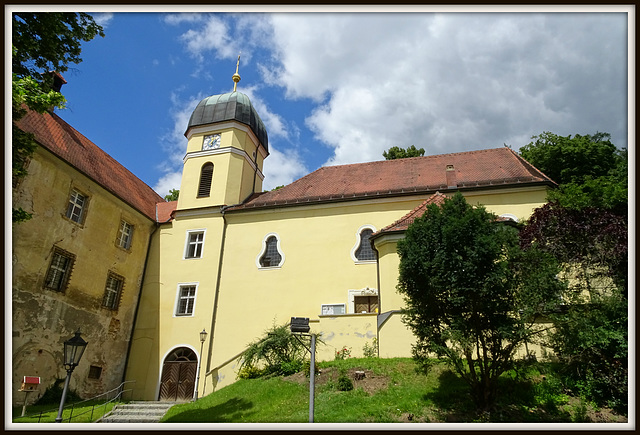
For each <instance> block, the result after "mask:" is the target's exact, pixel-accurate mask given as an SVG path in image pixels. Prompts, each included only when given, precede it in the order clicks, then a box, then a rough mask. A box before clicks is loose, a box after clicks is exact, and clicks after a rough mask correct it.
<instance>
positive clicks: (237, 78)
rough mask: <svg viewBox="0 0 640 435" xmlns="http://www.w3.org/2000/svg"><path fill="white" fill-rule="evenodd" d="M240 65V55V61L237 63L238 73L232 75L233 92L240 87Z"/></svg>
mask: <svg viewBox="0 0 640 435" xmlns="http://www.w3.org/2000/svg"><path fill="white" fill-rule="evenodd" d="M239 67H240V55H238V62H237V63H236V73H235V74H234V75H233V76H232V77H231V78H232V79H233V92H235V91H236V88H237V87H238V82H239V81H240V74H238V68H239Z"/></svg>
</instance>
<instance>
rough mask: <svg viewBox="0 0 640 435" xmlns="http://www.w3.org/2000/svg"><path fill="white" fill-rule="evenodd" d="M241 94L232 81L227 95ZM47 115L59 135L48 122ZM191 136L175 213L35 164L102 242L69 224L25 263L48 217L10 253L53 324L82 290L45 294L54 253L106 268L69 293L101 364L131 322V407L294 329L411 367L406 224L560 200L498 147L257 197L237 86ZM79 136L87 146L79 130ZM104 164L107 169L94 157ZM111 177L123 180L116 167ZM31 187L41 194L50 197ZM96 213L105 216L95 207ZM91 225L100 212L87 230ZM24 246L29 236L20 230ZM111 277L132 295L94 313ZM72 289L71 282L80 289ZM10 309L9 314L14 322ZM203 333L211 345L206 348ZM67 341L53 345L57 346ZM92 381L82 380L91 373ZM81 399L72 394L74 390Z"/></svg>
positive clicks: (251, 111)
mask: <svg viewBox="0 0 640 435" xmlns="http://www.w3.org/2000/svg"><path fill="white" fill-rule="evenodd" d="M238 80H239V76H238V75H237V74H236V75H235V76H234V81H236V83H237V81H238ZM43 116H44V117H45V118H47V117H53V118H54V119H55V120H56V121H57V122H58V123H59V124H60V125H62V123H63V121H61V120H59V118H58V117H56V116H55V115H52V114H45V115H43ZM47 119H48V118H47ZM67 127H69V128H71V127H70V126H67ZM69 128H67V130H69ZM46 134H47V132H46V131H41V132H39V133H38V134H36V138H37V139H38V140H39V141H40V142H41V143H42V142H43V141H45V140H46V139H45V138H46ZM39 135H41V136H39ZM185 136H186V139H187V147H186V153H185V156H184V160H183V161H184V167H183V173H182V182H181V186H180V195H179V199H178V200H177V201H173V202H165V201H163V200H162V199H161V198H159V197H158V196H157V195H155V194H153V193H151V192H148V191H147V190H146V189H145V187H144V186H143V183H141V182H140V183H139V184H136V181H135V180H137V178H135V177H134V176H133V175H131V174H125V173H123V175H121V177H122V179H123V180H127V182H126V184H127V185H131V186H137V188H139V189H141V191H142V192H143V194H141V195H138V196H137V197H136V198H134V199H131V198H129V199H127V198H126V195H127V194H129V193H128V192H127V191H126V189H125V191H122V190H120V191H116V192H112V191H110V190H109V189H105V188H103V187H102V185H103V184H105V183H107V184H108V183H109V181H108V179H105V178H102V179H101V178H100V176H99V171H98V172H96V173H95V174H94V173H91V172H89V173H87V172H82V171H77V174H76V173H73V172H69V168H67V166H72V167H73V166H74V164H73V163H69V162H68V161H67V160H68V159H69V158H70V157H69V156H71V155H72V154H73V153H70V154H69V156H67V155H57V156H53V157H52V156H49V154H50V152H48V151H46V150H45V151H42V155H43V158H47V159H49V160H51V162H50V163H49V166H50V167H51V172H52V174H54V173H55V171H61V172H64V171H66V172H67V173H69V174H70V175H69V176H67V178H60V181H59V184H60V187H59V188H58V191H59V194H58V195H57V199H56V201H57V202H61V203H62V204H63V205H64V203H65V201H68V200H69V199H68V195H69V194H70V193H69V192H70V191H71V192H72V191H73V189H74V188H76V189H77V190H78V191H79V192H85V194H86V193H87V192H89V193H92V194H93V195H94V196H93V198H94V199H93V200H92V201H91V202H89V204H90V205H89V207H93V208H94V209H95V211H98V208H104V209H105V210H107V211H106V212H105V213H103V214H102V217H100V219H102V224H101V223H100V221H98V220H96V222H95V223H93V224H92V225H93V228H96V229H95V231H98V232H99V233H100V234H101V239H100V240H101V242H100V244H101V245H102V246H101V247H100V246H93V245H91V243H92V242H91V241H90V239H91V238H90V237H89V236H88V227H89V225H88V223H83V224H81V225H78V224H77V223H69V222H67V220H68V218H67V219H62V220H61V222H60V224H59V225H61V226H62V228H63V229H64V231H65V232H60V231H59V234H58V236H59V237H55V236H53V235H51V236H49V237H48V238H47V239H46V240H47V242H46V243H45V244H44V247H43V248H42V249H41V251H42V252H40V251H38V255H34V254H32V255H31V257H29V256H27V254H26V253H25V252H28V250H29V249H30V248H31V247H32V246H33V245H35V244H36V241H35V240H34V239H35V238H37V233H38V232H39V231H40V232H47V231H49V232H50V231H51V230H50V229H47V224H49V225H51V222H52V220H53V219H54V218H55V219H58V218H57V216H56V215H55V213H53V218H52V214H51V213H50V212H47V211H46V210H44V211H43V212H42V213H41V216H40V217H37V219H38V220H37V221H35V222H33V223H31V224H29V225H30V228H31V229H32V230H31V231H33V232H34V235H29V236H28V237H29V243H26V242H20V241H17V244H16V246H15V247H14V249H17V252H16V253H15V256H16V258H30V260H29V261H30V262H31V263H30V266H29V267H30V269H29V273H28V275H30V276H32V277H39V278H38V279H39V281H38V279H35V278H34V279H32V282H29V283H27V284H25V287H29V286H31V287H32V289H31V290H25V289H21V288H20V289H18V288H17V287H19V286H16V284H15V281H16V276H15V275H14V293H16V292H19V293H20V294H21V295H24V294H27V293H28V292H31V293H37V294H38V295H40V294H41V293H44V294H45V295H46V296H47V297H49V298H50V299H51V298H53V299H55V301H56V302H55V303H56V304H57V305H56V306H58V307H61V308H57V311H56V313H57V312H66V311H64V310H67V309H68V308H67V305H68V304H69V302H68V298H69V296H71V295H72V294H73V291H70V292H67V294H64V292H62V293H61V292H55V293H51V292H50V293H51V294H49V293H47V292H46V291H44V290H41V288H42V285H43V284H42V280H44V279H45V278H44V275H45V272H46V270H47V267H50V266H48V264H49V262H50V261H51V255H52V254H51V253H55V249H61V250H62V251H63V253H64V252H71V251H73V252H75V254H74V255H75V257H74V258H79V256H80V255H82V258H83V259H84V258H88V256H90V255H95V253H99V255H101V256H103V257H102V258H103V259H102V260H101V261H102V263H103V266H101V268H100V269H99V270H96V271H94V275H95V277H94V278H93V279H94V281H96V282H95V284H94V286H93V287H92V288H93V290H91V289H89V288H88V287H87V288H85V289H84V290H82V289H79V288H78V287H73V285H71V288H72V290H73V289H77V291H79V292H84V294H86V293H89V292H92V291H93V292H94V293H96V294H95V295H93V296H92V297H93V298H94V299H95V300H96V302H95V305H96V308H95V316H94V318H95V319H98V320H96V321H99V322H101V324H103V325H104V326H103V328H102V329H99V330H96V331H93V332H92V334H93V336H94V338H95V339H97V340H101V341H99V342H100V343H103V344H102V346H103V347H104V348H105V349H111V347H110V346H111V344H110V342H109V340H110V338H109V335H108V334H105V335H104V336H102V337H100V338H98V337H97V336H99V335H100V334H99V331H102V330H104V331H108V330H109V322H111V320H110V319H112V318H117V316H116V314H118V313H119V314H118V315H120V316H121V317H123V319H121V320H120V323H119V324H120V325H122V327H121V328H120V329H119V330H121V331H123V332H122V333H124V332H125V331H128V333H130V335H129V336H122V333H121V335H118V336H117V340H118V346H117V349H119V352H120V354H119V361H120V363H121V364H122V366H121V367H120V366H119V367H120V368H118V370H120V373H121V374H122V379H126V380H128V381H135V384H134V387H133V388H134V389H133V397H132V398H133V399H136V400H167V401H180V400H191V399H193V398H194V397H196V396H202V395H204V394H208V393H211V392H213V391H215V390H218V389H220V388H222V387H224V386H226V385H229V384H231V383H233V382H234V381H235V380H236V375H237V371H238V365H239V362H240V360H241V358H242V353H243V352H244V350H245V349H246V348H247V345H248V344H249V343H251V342H253V341H255V340H256V339H257V338H260V337H261V336H263V334H264V332H265V331H266V330H267V329H269V328H270V327H272V326H273V325H283V324H285V323H287V322H289V320H290V318H291V317H307V318H309V320H310V326H311V332H313V333H317V334H320V336H321V339H322V341H323V342H324V343H325V344H324V345H319V346H318V349H317V352H318V353H317V358H318V359H319V360H327V359H333V358H334V355H335V351H336V350H338V349H342V348H343V347H349V348H351V349H352V355H353V356H362V349H363V347H364V346H365V345H368V346H371V345H372V344H373V340H374V339H376V340H377V346H378V354H379V356H380V357H398V356H406V357H408V356H410V355H411V344H412V341H413V337H412V334H411V332H410V331H409V330H408V329H407V328H406V327H405V326H404V325H403V323H402V321H401V310H402V307H403V301H402V298H401V296H400V295H399V294H398V293H397V292H396V284H397V276H398V264H399V258H398V255H397V252H396V243H397V241H398V240H399V239H401V238H402V237H403V234H404V230H406V228H407V227H408V225H409V224H410V223H411V222H412V220H413V218H415V217H416V216H419V215H421V214H422V213H423V212H424V208H425V207H426V205H427V204H428V203H431V202H438V201H442V198H444V197H445V196H450V195H452V194H453V193H455V192H461V193H462V194H463V195H464V196H465V197H466V199H467V201H469V202H470V203H471V204H482V205H484V206H485V207H486V208H487V209H488V210H489V211H491V212H493V213H495V214H496V215H498V216H501V217H502V218H503V219H505V220H513V221H520V220H523V219H526V218H527V217H528V216H530V215H531V213H532V211H533V210H534V209H535V208H537V207H539V206H541V205H543V204H544V203H545V202H546V196H547V191H548V189H549V188H552V187H553V186H554V185H555V184H554V183H553V181H552V180H550V179H549V178H548V177H546V176H545V175H544V174H542V173H541V172H540V171H538V170H537V169H536V168H534V167H533V166H531V165H530V164H529V163H528V162H526V161H525V160H524V159H522V158H521V157H520V156H519V155H518V154H517V153H515V152H514V151H512V150H511V149H509V148H507V147H501V148H495V149H483V150H477V151H469V152H462V153H451V154H443V155H434V156H426V157H415V158H407V159H398V160H389V161H376V162H369V163H359V164H349V165H341V166H328V167H322V168H320V169H318V170H316V171H314V172H312V173H310V174H308V175H306V176H304V177H302V178H300V179H299V180H297V181H294V182H293V183H291V184H289V185H286V186H284V187H282V188H280V189H277V190H274V191H270V192H263V189H262V182H263V180H264V174H263V167H264V165H265V164H268V160H267V158H268V156H269V141H268V135H267V131H266V128H265V126H264V124H263V122H262V120H261V119H260V116H259V114H258V113H257V111H256V110H255V108H254V107H253V105H252V104H251V101H250V100H249V98H248V97H247V96H246V95H245V94H243V93H241V92H238V91H237V90H236V88H235V86H234V91H233V92H229V93H225V94H221V95H214V96H210V97H208V98H205V99H203V100H202V101H200V103H199V104H198V105H197V107H196V108H195V110H194V111H193V113H192V115H191V118H190V120H189V123H188V125H187V126H186V132H185ZM73 137H75V138H78V137H80V138H83V136H81V134H80V133H79V132H75V131H74V136H73ZM87 142H90V141H88V140H87ZM83 144H84V142H83V141H76V143H71V142H69V143H68V144H67V146H68V147H79V146H82V145H83ZM85 145H86V144H85ZM50 147H51V146H50ZM96 156H102V158H104V159H110V157H108V156H106V155H102V154H98V153H97V151H96ZM37 160H38V159H34V161H37ZM265 161H266V163H265ZM110 164H111V165H113V166H114V167H116V166H117V162H115V161H114V162H111V163H110ZM52 177H53V175H52ZM57 177H61V176H60V175H57ZM107 178H108V177H107ZM77 180H81V181H77ZM138 182H139V180H138ZM81 183H84V184H81ZM25 185H27V186H28V185H29V184H28V182H27V183H26V184H25ZM34 186H35V184H34ZM38 186H39V187H38ZM38 186H35V187H32V189H36V188H37V189H40V190H43V189H45V188H46V187H47V186H42V185H38ZM24 189H25V188H24V186H23V188H22V190H24ZM101 189H102V190H101ZM21 195H22V196H25V195H26V196H28V195H27V194H26V193H23V194H21ZM29 195H30V194H29ZM40 195H45V196H46V192H40ZM103 196H104V198H105V199H104V200H103V199H101V198H102V197H103ZM15 197H16V195H15V190H14V198H15ZM123 198H124V200H123ZM52 200H53V199H50V200H49V202H51V201H52ZM23 202H24V201H23ZM27 202H28V201H27ZM102 202H104V204H105V205H104V206H101V205H99V204H100V203H102ZM56 204H57V203H56ZM56 207H58V205H56ZM56 210H57V209H56ZM89 211H91V210H89ZM47 213H49V214H47ZM107 217H109V218H110V219H109V221H110V222H120V221H125V222H131V223H132V224H133V225H134V226H135V229H136V231H137V232H136V235H135V236H134V238H133V243H134V245H133V246H132V247H130V248H129V250H126V249H124V250H123V249H122V247H118V246H115V247H112V246H113V244H114V242H113V241H111V242H109V240H110V239H111V238H116V239H117V237H119V236H118V234H120V233H118V231H119V230H118V229H117V228H116V227H117V225H118V224H117V223H116V224H115V225H116V227H114V228H111V226H110V225H109V227H108V228H107V227H105V226H104V222H105V219H106V218H107ZM98 218H99V216H98V213H93V217H91V219H98ZM86 219H87V220H88V219H89V215H87V218H86ZM35 223H37V224H38V225H35ZM101 225H102V226H101ZM23 228H26V226H25V227H23ZM98 228H99V229H98ZM14 231H15V230H14ZM18 231H19V232H20V237H27V235H25V233H26V231H25V230H18ZM103 233H105V234H103ZM82 234H85V235H84V236H82V237H81V236H80V235H82ZM83 237H84V238H83ZM18 239H19V237H18V238H16V236H15V235H14V240H18ZM106 245H109V247H108V249H107V248H105V247H104V246H106ZM116 245H117V243H116ZM92 249H93V251H92ZM85 251H86V252H85ZM80 252H82V254H79V253H80ZM94 258H95V256H94ZM18 263H20V261H16V264H18ZM79 266H80V261H78V262H77V269H74V271H73V273H74V274H76V273H81V270H80V268H79ZM83 267H84V268H85V269H86V270H85V269H83V271H82V273H86V274H88V275H87V276H91V275H90V274H91V270H90V269H89V266H88V263H87V264H86V265H83ZM102 269H104V270H102ZM98 272H99V273H100V274H101V275H99V274H98ZM109 273H111V274H112V275H115V276H119V277H123V276H125V274H126V277H127V278H126V282H127V286H128V288H125V291H123V292H122V301H120V300H119V301H118V303H119V305H118V308H117V310H116V311H115V312H114V310H109V309H108V307H106V308H105V307H101V306H100V298H101V297H102V298H104V295H103V293H104V292H105V285H104V283H103V282H102V281H103V278H104V279H107V278H105V277H107V276H109ZM102 275H104V277H103V276H102ZM21 279H22V278H21ZM123 279H124V278H123ZM73 280H74V276H72V277H71V283H72V284H73ZM76 282H77V281H76ZM137 283H139V284H140V286H139V287H138V288H136V284H137ZM96 289H99V290H96ZM74 291H75V290H74ZM25 292H27V293H25ZM79 294H80V293H79ZM38 297H39V298H42V297H44V296H38ZM15 301H16V296H15V295H14V302H15ZM15 307H16V305H15V303H14V312H15ZM74 309H81V305H79V304H75V305H74ZM51 315H52V316H53V315H56V314H55V313H51ZM96 316H97V317H96ZM88 319H90V318H88ZM87 321H90V320H87ZM43 325H44V326H43V328H44V329H46V330H51V331H54V330H56V328H58V327H59V325H56V324H55V322H45V321H44V320H43ZM26 327H27V326H26V325H25V324H24V322H22V323H21V322H18V323H15V322H14V343H15V344H14V359H15V358H17V356H15V350H16V344H20V345H22V346H26V344H24V343H22V342H21V341H20V340H21V339H19V338H15V337H16V334H18V335H19V334H21V333H22V334H23V335H22V336H23V337H24V333H23V332H21V331H18V329H20V328H26ZM89 328H90V329H92V327H89ZM93 329H95V328H93ZM93 329H92V330H93ZM202 331H205V332H206V333H207V336H206V339H205V341H204V342H201V340H200V333H201V332H202ZM65 332H68V331H64V332H60V331H56V332H55V333H54V332H52V334H54V335H55V336H56V337H62V335H61V334H64V333H65ZM33 334H35V332H34V333H32V335H33ZM30 340H31V341H33V340H35V339H34V338H33V337H31V338H30ZM58 340H60V339H58ZM34 349H35V348H34ZM114 349H116V348H114ZM91 352H94V354H92V353H91ZM95 352H98V351H96V350H93V351H90V347H88V348H87V353H88V355H89V356H88V358H89V359H91V358H93V360H97V359H99V355H100V352H98V354H95ZM104 352H106V351H103V353H104ZM109 352H112V351H111V350H110V351H109ZM112 354H113V353H110V355H112ZM92 355H93V356H92ZM100 358H102V357H100ZM93 360H92V361H93ZM90 363H91V362H87V364H90ZM51 364H53V363H51ZM95 365H96V366H97V365H98V364H95ZM81 366H82V363H81ZM79 369H80V367H79ZM83 370H84V371H81V373H83V376H86V375H87V373H88V370H89V369H87V368H85V369H83ZM118 370H114V372H115V373H117V372H118ZM43 371H45V370H44V369H43ZM85 372H87V373H85ZM25 374H29V373H25ZM116 378H117V376H114V379H113V380H112V381H111V382H110V384H114V383H115V380H116ZM85 384H86V382H84V381H83V382H80V381H77V384H76V387H81V386H82V385H85ZM72 387H73V385H72ZM105 388H106V385H105Z"/></svg>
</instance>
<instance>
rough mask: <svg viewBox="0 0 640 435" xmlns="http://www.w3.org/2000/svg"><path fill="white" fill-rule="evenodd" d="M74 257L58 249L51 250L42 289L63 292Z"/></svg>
mask: <svg viewBox="0 0 640 435" xmlns="http://www.w3.org/2000/svg"><path fill="white" fill-rule="evenodd" d="M75 259H76V256H75V255H73V254H72V253H70V252H67V251H65V250H62V249H60V248H53V255H52V257H51V264H49V270H48V271H47V276H46V278H45V280H44V288H46V289H49V290H53V291H57V292H64V291H65V290H66V288H67V284H68V283H69V276H71V269H72V268H73V262H74V261H75Z"/></svg>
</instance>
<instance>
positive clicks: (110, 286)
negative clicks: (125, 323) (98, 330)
mask: <svg viewBox="0 0 640 435" xmlns="http://www.w3.org/2000/svg"><path fill="white" fill-rule="evenodd" d="M123 287H124V278H123V277H122V276H120V275H117V274H115V273H113V272H109V274H108V275H107V284H106V286H105V290H104V296H103V297H102V306H103V307H105V308H108V309H110V310H114V311H115V310H117V309H118V307H119V306H120V297H121V296H122V288H123Z"/></svg>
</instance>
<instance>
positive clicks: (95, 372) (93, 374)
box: [87, 366, 102, 379]
mask: <svg viewBox="0 0 640 435" xmlns="http://www.w3.org/2000/svg"><path fill="white" fill-rule="evenodd" d="M100 376H102V367H100V366H89V376H87V377H88V378H89V379H100Z"/></svg>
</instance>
